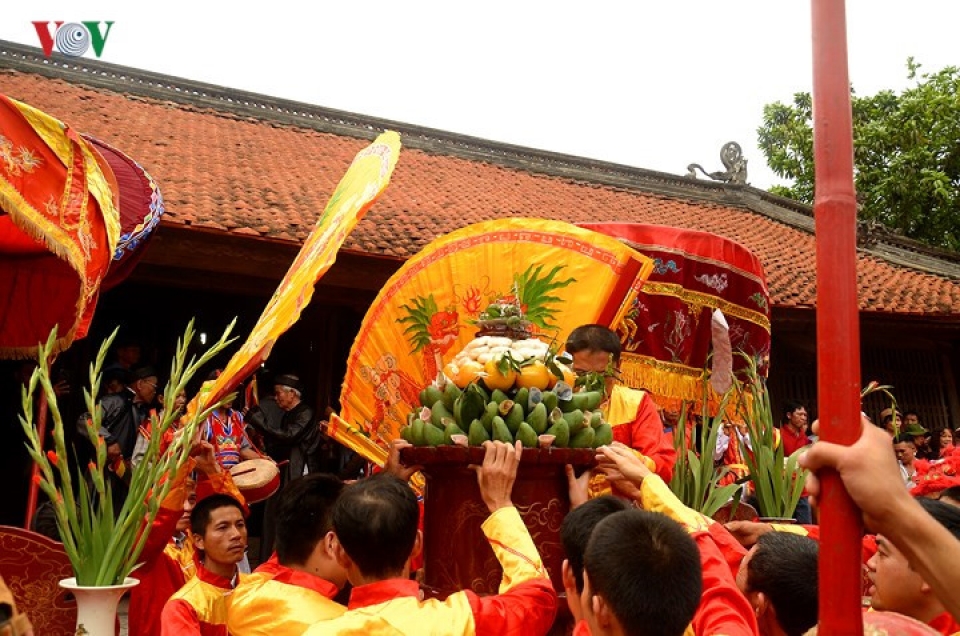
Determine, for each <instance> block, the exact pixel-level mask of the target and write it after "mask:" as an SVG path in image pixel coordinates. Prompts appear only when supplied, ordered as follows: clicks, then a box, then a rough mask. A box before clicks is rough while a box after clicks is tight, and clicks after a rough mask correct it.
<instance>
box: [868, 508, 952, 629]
mask: <svg viewBox="0 0 960 636" xmlns="http://www.w3.org/2000/svg"><path fill="white" fill-rule="evenodd" d="M917 502H918V503H919V504H920V506H921V507H923V509H924V510H925V511H926V512H927V514H928V515H930V516H931V517H933V518H934V519H936V520H937V521H938V522H939V523H940V524H941V525H942V526H943V527H945V528H946V529H947V530H949V531H950V533H951V534H952V535H953V536H954V537H955V538H957V539H960V509H958V508H957V507H956V506H953V505H951V504H948V503H945V502H942V501H935V500H933V499H924V498H920V499H917ZM942 547H943V549H945V550H948V549H950V548H951V546H942ZM867 570H868V573H869V576H870V581H871V583H873V587H872V589H871V590H870V604H871V606H872V607H873V609H875V610H881V611H882V610H887V611H892V612H899V613H901V614H905V615H907V616H910V617H911V618H915V619H917V620H918V621H922V622H924V623H926V624H927V625H929V626H930V627H932V628H934V629H935V630H937V631H938V632H940V633H941V634H944V635H945V636H951V635H952V634H956V633H958V632H960V623H958V622H957V621H956V620H955V619H954V618H953V617H952V616H951V615H950V613H949V612H948V611H947V609H946V607H945V605H944V603H945V599H941V598H939V597H938V596H937V595H936V593H935V592H934V590H933V588H932V587H931V586H930V585H929V584H928V583H927V582H926V581H925V580H924V578H923V576H922V575H921V574H920V573H919V572H918V571H917V570H915V569H914V568H913V567H912V566H911V564H910V561H908V560H907V557H906V556H905V555H904V554H903V552H901V551H900V550H899V549H897V547H896V546H895V545H894V544H893V543H892V542H891V541H889V540H887V538H886V537H885V536H884V535H882V534H878V535H877V553H876V554H875V555H874V556H873V558H872V559H870V560H869V561H868V562H867ZM954 593H955V590H954Z"/></svg>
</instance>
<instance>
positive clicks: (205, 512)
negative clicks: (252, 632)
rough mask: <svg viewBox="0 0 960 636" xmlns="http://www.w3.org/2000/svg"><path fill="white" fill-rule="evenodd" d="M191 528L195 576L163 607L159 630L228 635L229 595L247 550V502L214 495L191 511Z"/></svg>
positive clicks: (173, 635) (181, 635)
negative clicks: (245, 505)
mask: <svg viewBox="0 0 960 636" xmlns="http://www.w3.org/2000/svg"><path fill="white" fill-rule="evenodd" d="M190 531H191V533H192V539H193V544H194V547H195V548H196V555H197V575H196V576H195V577H193V578H192V579H190V580H189V581H187V583H186V584H185V585H184V586H183V587H182V588H180V590H179V591H178V592H177V593H176V594H174V595H173V596H172V597H170V600H169V601H167V603H166V605H164V607H163V614H162V615H161V617H160V623H161V631H160V634H161V636H187V635H189V636H194V635H199V636H223V635H224V634H226V633H227V631H226V630H227V597H228V596H229V594H230V592H231V591H232V590H233V588H235V587H236V585H237V582H238V580H239V577H240V574H239V573H238V571H237V564H238V563H239V562H240V561H242V560H243V556H244V554H245V553H246V550H247V525H246V521H245V519H244V510H243V506H242V505H241V504H240V502H238V501H237V500H236V499H234V498H233V497H230V496H229V495H224V494H215V495H211V496H210V497H207V498H206V499H203V500H202V501H200V502H199V503H198V504H197V505H196V507H195V508H194V509H193V511H192V512H191V513H190Z"/></svg>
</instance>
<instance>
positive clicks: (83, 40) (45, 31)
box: [33, 21, 113, 57]
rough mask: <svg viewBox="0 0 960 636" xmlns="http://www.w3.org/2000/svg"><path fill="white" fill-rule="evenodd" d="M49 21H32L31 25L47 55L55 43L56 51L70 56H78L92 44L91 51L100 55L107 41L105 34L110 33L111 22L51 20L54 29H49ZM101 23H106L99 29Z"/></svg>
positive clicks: (48, 55) (51, 51)
mask: <svg viewBox="0 0 960 636" xmlns="http://www.w3.org/2000/svg"><path fill="white" fill-rule="evenodd" d="M50 24H51V23H50V21H46V22H34V23H33V26H34V28H35V29H36V30H37V37H38V38H40V46H41V47H43V54H44V55H45V56H47V57H50V55H51V54H52V53H53V45H54V44H56V45H57V51H59V52H61V53H63V54H64V55H69V56H70V57H80V56H81V55H83V54H84V53H86V52H87V50H89V48H90V46H91V45H93V52H94V53H96V54H97V57H100V54H101V53H103V45H104V44H106V43H107V36H109V35H110V27H112V26H113V22H112V21H110V22H92V21H87V22H67V23H66V24H64V23H63V22H53V25H54V30H53V31H51V29H50ZM101 24H105V25H107V26H106V28H105V29H101V26H100V25H101Z"/></svg>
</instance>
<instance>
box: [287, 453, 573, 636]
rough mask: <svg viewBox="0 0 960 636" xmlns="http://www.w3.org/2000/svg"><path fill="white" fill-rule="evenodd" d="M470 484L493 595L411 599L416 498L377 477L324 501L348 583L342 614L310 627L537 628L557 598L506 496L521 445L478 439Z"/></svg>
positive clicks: (542, 627)
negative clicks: (481, 512)
mask: <svg viewBox="0 0 960 636" xmlns="http://www.w3.org/2000/svg"><path fill="white" fill-rule="evenodd" d="M484 446H485V447H486V453H485V456H484V460H483V464H482V465H481V466H480V467H478V468H477V469H476V470H477V481H478V483H479V485H480V495H481V497H482V498H483V501H484V503H485V504H486V506H487V509H488V510H489V511H490V513H491V514H490V517H489V518H488V519H487V520H486V521H485V522H484V524H483V530H484V532H485V533H486V535H487V537H488V538H489V540H490V546H491V547H492V548H493V551H494V553H495V554H496V556H497V559H498V560H499V561H500V565H501V566H502V567H503V579H502V582H501V594H499V595H496V596H486V597H480V596H478V595H477V594H475V593H474V592H472V591H469V590H468V591H463V592H457V593H454V594H451V595H450V596H448V597H447V599H446V600H445V601H439V600H436V599H429V600H425V601H421V600H420V587H419V585H418V584H417V583H416V581H412V580H410V559H411V558H412V557H414V556H416V555H417V554H419V552H420V548H421V545H422V535H421V533H420V531H419V530H418V522H419V518H420V509H419V506H418V504H417V497H416V495H415V494H414V493H413V491H412V490H411V489H410V487H409V486H408V485H407V484H406V483H404V482H403V481H402V480H400V479H398V478H396V477H394V476H392V475H389V474H379V475H374V476H373V477H370V478H368V479H364V480H362V481H359V482H357V483H356V484H353V485H351V486H350V487H348V488H345V489H344V491H343V493H342V494H341V495H340V498H339V499H338V500H337V503H336V505H335V507H334V513H333V527H334V531H335V533H336V543H335V550H336V554H337V559H338V561H339V562H340V564H341V565H342V566H343V567H344V568H345V569H346V571H347V575H348V578H349V580H350V582H351V583H352V584H353V585H354V588H353V590H352V591H351V594H350V604H349V608H348V610H347V612H346V613H345V614H343V615H342V616H340V617H339V618H335V619H332V620H329V621H321V622H318V623H315V624H314V626H313V627H311V628H310V629H309V630H307V631H306V632H305V635H306V636H319V635H322V634H340V633H350V634H380V633H384V634H385V633H390V634H417V635H419V634H429V633H434V634H462V635H464V636H469V635H471V634H497V633H511V634H512V633H520V632H521V631H522V632H524V633H525V634H529V636H538V635H542V634H546V633H547V631H548V630H549V629H550V626H551V624H552V623H553V619H554V615H555V614H556V609H557V596H556V593H555V592H554V590H553V586H552V585H551V584H550V579H549V578H548V577H547V573H546V570H545V569H544V567H543V563H542V562H541V560H540V555H539V554H538V553H537V549H536V547H535V546H534V544H533V539H531V537H530V533H529V531H528V530H527V528H526V526H525V525H524V523H523V520H522V519H521V518H520V514H519V513H518V512H517V509H516V508H514V506H513V502H512V501H511V499H510V493H511V491H512V489H513V483H514V481H515V480H516V477H517V466H518V465H519V462H520V451H521V449H522V447H521V445H520V443H519V442H518V443H517V444H516V446H511V445H509V444H504V443H502V442H486V443H485V444H484Z"/></svg>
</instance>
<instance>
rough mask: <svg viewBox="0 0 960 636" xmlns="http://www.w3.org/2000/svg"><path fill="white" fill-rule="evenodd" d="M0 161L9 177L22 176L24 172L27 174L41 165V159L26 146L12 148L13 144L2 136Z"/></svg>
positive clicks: (0, 137) (0, 138)
mask: <svg viewBox="0 0 960 636" xmlns="http://www.w3.org/2000/svg"><path fill="white" fill-rule="evenodd" d="M0 160H2V161H3V163H4V164H5V166H6V172H7V174H9V175H10V176H11V177H20V176H23V173H24V172H26V173H28V174H29V173H31V172H33V171H34V170H35V169H36V168H37V166H39V165H40V164H41V163H43V159H41V158H40V157H38V156H37V155H36V154H34V152H33V151H32V150H30V149H29V148H27V147H26V146H20V147H18V148H14V146H13V142H12V141H10V140H9V139H7V138H6V137H4V136H3V135H0Z"/></svg>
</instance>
